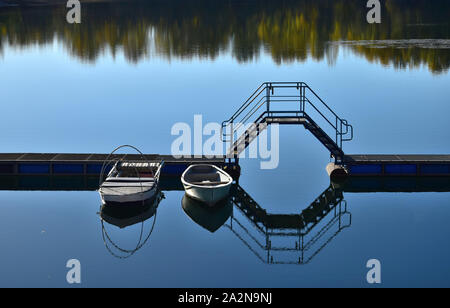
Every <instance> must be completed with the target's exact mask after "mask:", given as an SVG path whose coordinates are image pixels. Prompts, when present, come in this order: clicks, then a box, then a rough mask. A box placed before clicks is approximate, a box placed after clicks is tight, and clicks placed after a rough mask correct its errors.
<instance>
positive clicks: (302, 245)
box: [226, 185, 351, 264]
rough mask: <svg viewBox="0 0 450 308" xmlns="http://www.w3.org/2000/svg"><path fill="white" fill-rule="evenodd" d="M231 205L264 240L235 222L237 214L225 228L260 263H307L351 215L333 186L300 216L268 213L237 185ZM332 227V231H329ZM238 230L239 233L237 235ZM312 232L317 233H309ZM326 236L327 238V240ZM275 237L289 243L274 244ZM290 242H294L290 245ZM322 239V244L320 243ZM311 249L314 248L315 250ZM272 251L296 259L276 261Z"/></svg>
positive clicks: (347, 221)
mask: <svg viewBox="0 0 450 308" xmlns="http://www.w3.org/2000/svg"><path fill="white" fill-rule="evenodd" d="M233 202H234V204H235V206H236V207H237V208H238V209H239V211H240V212H241V213H242V214H243V216H245V217H246V218H247V219H248V221H249V222H250V224H251V226H253V227H254V228H255V229H256V230H257V231H258V234H259V235H262V236H263V239H262V240H261V239H258V237H257V235H254V234H253V233H252V232H250V229H249V228H248V227H246V226H245V225H244V223H243V222H241V221H240V220H238V219H237V217H236V215H233V216H232V217H231V220H230V224H228V225H226V226H227V227H228V228H229V229H230V230H231V231H232V232H233V233H234V234H235V235H236V236H237V237H238V238H239V239H240V240H241V241H243V242H244V244H245V245H246V246H247V247H248V248H249V249H250V250H251V251H252V252H253V253H254V254H255V255H256V256H257V257H258V258H259V259H260V260H261V261H263V262H267V263H271V264H306V263H308V262H309V261H310V260H311V259H312V258H313V257H314V256H315V255H317V254H318V253H319V252H320V251H321V250H322V249H323V248H324V247H325V246H326V245H327V244H328V243H329V242H330V241H331V240H332V239H333V238H334V237H336V236H337V235H338V234H339V233H340V232H341V231H342V230H343V229H345V228H347V227H349V226H350V225H351V213H350V212H348V210H347V203H346V201H345V200H344V199H343V194H342V191H339V190H335V189H333V187H332V186H330V187H328V188H327V189H326V190H325V191H324V192H323V193H322V194H320V195H319V197H317V198H316V199H315V200H314V201H313V202H312V203H311V205H309V206H308V207H307V208H306V209H304V210H303V211H302V212H301V213H300V214H293V215H285V214H268V213H267V212H266V210H264V209H263V208H261V206H259V204H258V203H257V202H256V201H255V200H254V199H253V198H252V197H251V196H250V195H249V194H248V193H246V192H245V191H244V190H243V189H242V187H240V186H239V185H237V186H236V187H235V192H234V194H233ZM346 217H348V219H346ZM333 228H335V231H332V229H333ZM238 230H241V231H242V232H241V233H239V232H238ZM314 230H317V232H315V233H314V234H312V231H314ZM330 233H331V234H330ZM327 234H330V235H329V236H328V237H327V238H326V237H325V236H326V235H327ZM245 237H247V240H246V239H245ZM278 238H284V239H288V241H287V242H288V243H284V244H283V245H274V244H273V241H274V240H275V239H278ZM292 240H294V241H295V243H294V244H293V245H292ZM321 240H324V241H323V242H322V243H320V241H321ZM284 242H285V241H284ZM250 243H253V244H254V245H253V246H252V245H251V244H250ZM255 245H256V249H255V247H254V246H255ZM314 247H317V248H316V249H314ZM258 248H259V249H262V250H264V251H266V256H265V257H263V256H262V254H261V253H258V251H257V249H258ZM275 252H290V253H296V256H297V258H296V260H295V261H293V260H292V259H289V260H281V259H280V260H278V259H275V258H274V253H275ZM309 252H310V253H309Z"/></svg>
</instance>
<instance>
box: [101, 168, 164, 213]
mask: <svg viewBox="0 0 450 308" xmlns="http://www.w3.org/2000/svg"><path fill="white" fill-rule="evenodd" d="M162 166H163V163H147V162H117V163H116V164H115V165H114V167H113V168H112V169H111V171H110V172H109V174H108V176H107V177H106V180H105V181H104V182H103V183H102V184H101V185H100V189H99V193H100V196H101V198H102V202H103V203H104V204H105V203H107V204H121V205H126V204H132V203H134V202H143V201H145V200H148V199H151V198H153V197H154V196H155V195H156V192H157V188H158V181H159V175H160V173H161V168H162Z"/></svg>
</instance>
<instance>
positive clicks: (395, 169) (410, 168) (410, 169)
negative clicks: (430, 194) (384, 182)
mask: <svg viewBox="0 0 450 308" xmlns="http://www.w3.org/2000/svg"><path fill="white" fill-rule="evenodd" d="M384 173H385V174H401V175H412V174H417V165H416V164H387V165H385V166H384Z"/></svg>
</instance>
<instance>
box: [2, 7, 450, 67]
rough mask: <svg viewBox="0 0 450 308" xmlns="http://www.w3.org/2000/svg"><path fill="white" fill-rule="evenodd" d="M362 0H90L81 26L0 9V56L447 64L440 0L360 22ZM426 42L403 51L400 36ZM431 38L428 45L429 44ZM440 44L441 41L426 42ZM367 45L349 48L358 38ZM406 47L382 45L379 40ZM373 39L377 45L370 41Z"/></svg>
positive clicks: (44, 10)
mask: <svg viewBox="0 0 450 308" xmlns="http://www.w3.org/2000/svg"><path fill="white" fill-rule="evenodd" d="M363 2H364V1H348V0H319V1H317V0H316V1H314V0H301V1H288V0H284V1H282V0H280V1H254V0H248V1H245V2H242V1H233V0H230V1H207V0H183V1H181V0H178V1H177V0H167V1H161V0H157V1H155V0H153V1H150V0H149V1H144V2H143V1H131V2H130V1H127V2H126V3H122V2H118V3H117V2H114V3H92V4H84V5H83V7H82V23H81V24H78V25H73V24H68V23H67V22H66V19H65V15H66V12H67V9H66V8H65V7H64V6H54V7H31V8H20V7H16V8H3V9H1V10H0V53H1V52H2V50H4V48H5V46H7V45H10V46H14V47H21V48H23V47H27V46H30V45H45V44H50V43H52V42H53V41H54V40H55V39H57V40H58V41H60V42H62V43H63V45H64V47H65V48H66V49H67V50H68V51H69V52H70V54H71V55H73V56H75V57H78V58H80V59H82V60H83V61H86V62H95V61H96V59H98V58H99V56H101V55H102V54H104V53H111V54H112V55H113V56H116V55H117V54H118V53H119V52H123V54H124V55H125V57H126V59H127V60H128V61H130V62H138V61H140V60H142V59H145V58H151V57H164V58H166V59H169V60H170V59H172V58H177V59H180V58H181V59H192V58H200V59H203V58H207V59H215V58H217V57H218V56H219V55H221V54H228V53H231V54H232V56H233V57H234V58H235V59H236V60H237V61H238V62H248V61H253V60H255V59H257V58H258V56H259V55H260V54H261V53H265V54H269V55H270V56H271V57H272V59H273V61H275V62H276V63H278V64H281V63H286V62H292V61H300V62H301V61H305V60H306V59H308V58H312V59H315V60H326V61H328V63H330V64H332V63H334V61H335V60H336V57H337V54H338V50H339V49H342V48H345V49H348V50H351V52H353V53H355V54H357V55H360V56H363V57H364V58H365V59H367V60H368V61H370V62H377V63H381V64H383V65H393V66H394V67H396V68H408V67H418V66H421V65H425V66H427V67H428V69H429V70H430V71H432V72H433V73H440V72H443V71H446V70H448V68H449V66H450V53H449V48H450V40H449V39H450V38H449V36H450V31H449V30H450V25H449V23H448V20H447V17H448V16H449V15H450V14H449V13H450V3H449V2H448V1H445V0H435V1H432V2H431V1H426V0H411V1H400V0H396V1H395V0H393V1H386V2H385V3H383V12H382V23H381V24H376V25H372V24H368V23H367V21H366V13H367V8H366V7H365V2H364V3H363ZM425 38H426V39H429V40H426V41H424V43H423V44H420V46H418V45H417V44H411V45H408V40H410V39H415V40H421V39H425ZM430 39H431V40H430ZM434 39H436V40H437V39H440V40H441V42H443V44H438V45H436V44H433V40H434ZM369 40H370V41H373V42H375V43H372V44H354V42H360V41H369ZM399 40H400V42H406V43H404V44H401V46H399V44H389V42H395V41H399ZM377 41H383V44H381V45H377V44H376V42H377Z"/></svg>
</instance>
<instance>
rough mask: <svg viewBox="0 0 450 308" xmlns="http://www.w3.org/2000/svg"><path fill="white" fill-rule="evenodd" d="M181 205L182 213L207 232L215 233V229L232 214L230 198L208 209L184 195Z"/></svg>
mask: <svg viewBox="0 0 450 308" xmlns="http://www.w3.org/2000/svg"><path fill="white" fill-rule="evenodd" d="M181 205H182V207H183V210H184V212H185V213H186V214H187V215H188V216H189V217H190V218H191V219H192V220H193V221H194V222H195V223H197V224H198V225H199V226H201V227H203V228H205V229H206V230H208V231H209V232H215V231H217V229H219V228H220V227H221V226H222V225H223V224H224V223H225V222H226V221H227V219H228V218H229V217H230V216H231V213H232V212H233V203H232V202H231V198H226V199H224V200H222V201H220V202H218V203H217V204H216V205H215V206H214V207H210V206H207V205H205V204H204V203H202V202H200V201H197V200H194V199H192V198H191V197H189V196H187V195H184V196H183V199H182V200H181Z"/></svg>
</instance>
